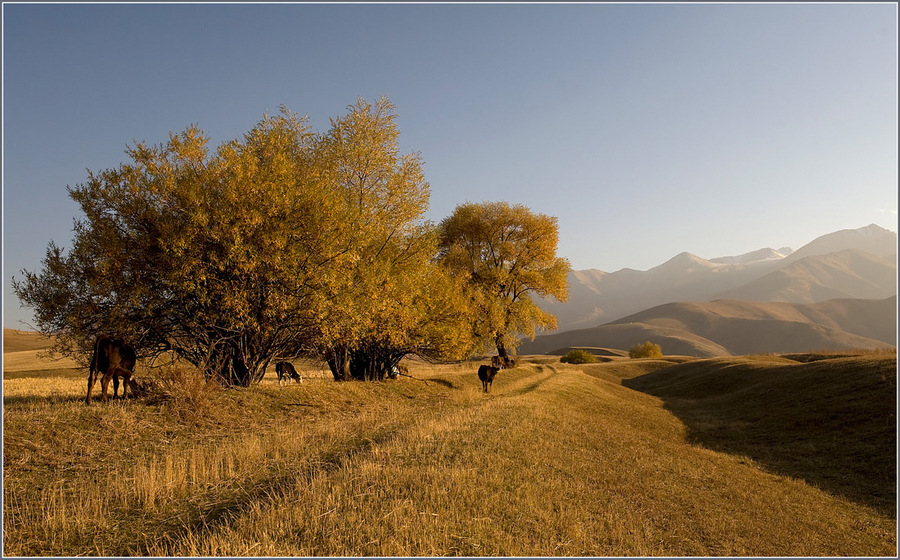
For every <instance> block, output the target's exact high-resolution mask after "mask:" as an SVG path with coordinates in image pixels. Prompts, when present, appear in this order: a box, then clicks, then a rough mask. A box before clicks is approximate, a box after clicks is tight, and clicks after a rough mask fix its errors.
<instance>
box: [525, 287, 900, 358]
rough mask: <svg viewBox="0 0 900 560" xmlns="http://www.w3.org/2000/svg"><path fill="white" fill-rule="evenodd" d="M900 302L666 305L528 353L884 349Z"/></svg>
mask: <svg viewBox="0 0 900 560" xmlns="http://www.w3.org/2000/svg"><path fill="white" fill-rule="evenodd" d="M896 317H897V298H896V297H891V298H887V299H883V300H861V299H841V300H832V301H827V302H822V303H815V304H794V303H782V302H775V303H754V302H748V301H733V300H716V301H712V302H706V303H693V302H678V303H668V304H664V305H659V306H657V307H653V308H650V309H647V310H645V311H641V312H640V313H635V314H634V315H629V316H628V317H624V318H622V319H619V320H617V321H613V322H611V323H607V324H605V325H602V326H599V327H594V328H590V329H579V330H574V331H566V332H562V333H557V334H551V335H545V336H539V337H536V338H535V339H534V341H526V342H525V343H523V344H522V347H521V349H522V351H523V352H525V353H547V352H551V351H553V350H556V349H557V348H563V347H574V346H598V347H608V348H620V349H627V348H630V347H631V346H633V345H635V344H640V343H642V342H644V341H645V340H650V341H651V342H653V343H656V344H659V345H660V346H661V347H662V349H663V351H664V352H665V353H667V354H681V355H687V356H696V357H716V356H732V355H735V356H737V355H743V354H756V353H784V352H804V351H807V350H815V349H819V348H835V349H847V348H878V347H886V346H892V345H893V344H894V343H895V342H896V333H897V329H896Z"/></svg>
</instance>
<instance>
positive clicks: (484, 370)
mask: <svg viewBox="0 0 900 560" xmlns="http://www.w3.org/2000/svg"><path fill="white" fill-rule="evenodd" d="M499 371H500V368H496V367H493V366H489V365H485V364H482V365H481V366H480V367H479V368H478V379H480V380H481V388H482V389H484V392H485V393H487V392H489V391H490V387H491V385H492V384H493V383H494V376H495V375H497V372H499Z"/></svg>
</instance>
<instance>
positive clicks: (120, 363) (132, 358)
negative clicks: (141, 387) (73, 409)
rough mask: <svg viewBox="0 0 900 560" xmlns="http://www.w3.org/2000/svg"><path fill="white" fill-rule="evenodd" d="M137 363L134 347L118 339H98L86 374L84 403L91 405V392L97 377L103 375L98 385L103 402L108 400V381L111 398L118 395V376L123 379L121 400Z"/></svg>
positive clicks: (125, 395) (126, 391)
mask: <svg viewBox="0 0 900 560" xmlns="http://www.w3.org/2000/svg"><path fill="white" fill-rule="evenodd" d="M136 363H137V355H136V354H135V352H134V347H132V346H131V345H130V344H126V343H125V341H123V340H122V339H120V338H116V339H113V338H109V337H105V336H104V337H100V338H98V339H97V342H96V343H95V344H94V354H93V356H91V366H90V370H89V373H88V388H87V397H85V399H84V400H85V403H87V404H91V391H92V390H93V389H94V383H95V382H96V381H97V377H99V376H100V374H101V373H102V374H103V377H102V378H101V380H100V385H101V387H102V388H103V402H106V401H107V399H108V396H107V389H108V387H109V380H110V379H112V380H113V398H118V395H119V376H121V377H123V383H122V398H123V399H124V398H127V396H128V384H129V383H130V381H131V376H132V375H133V374H134V366H135V364H136Z"/></svg>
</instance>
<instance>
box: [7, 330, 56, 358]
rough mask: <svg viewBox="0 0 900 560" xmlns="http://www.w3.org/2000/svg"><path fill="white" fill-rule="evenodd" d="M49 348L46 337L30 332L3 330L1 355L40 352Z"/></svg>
mask: <svg viewBox="0 0 900 560" xmlns="http://www.w3.org/2000/svg"><path fill="white" fill-rule="evenodd" d="M48 346H49V340H48V339H47V337H45V336H43V335H41V334H38V333H36V332H32V331H19V330H15V329H7V328H4V329H3V353H4V354H6V353H7V352H22V351H25V350H42V349H45V348H47V347H48Z"/></svg>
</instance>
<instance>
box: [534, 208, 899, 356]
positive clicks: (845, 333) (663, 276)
mask: <svg viewBox="0 0 900 560" xmlns="http://www.w3.org/2000/svg"><path fill="white" fill-rule="evenodd" d="M896 294H897V234H896V233H895V232H892V231H889V230H886V229H884V228H881V227H879V226H877V225H874V224H872V225H869V226H866V227H863V228H860V229H855V230H841V231H837V232H834V233H830V234H828V235H823V236H822V237H819V238H817V239H815V240H814V241H812V242H810V243H808V244H806V245H804V246H803V247H801V248H799V249H797V250H796V251H792V250H791V249H790V248H788V247H782V248H779V249H777V250H776V249H771V248H763V249H759V250H757V251H753V252H750V253H746V254H743V255H737V256H726V257H718V258H714V259H708V260H707V259H704V258H701V257H698V256H696V255H693V254H691V253H681V254H679V255H676V256H675V257H673V258H671V259H670V260H668V261H666V262H664V263H662V264H660V265H659V266H656V267H654V268H651V269H649V270H646V271H639V270H633V269H628V268H626V269H622V270H619V271H617V272H612V273H607V272H603V271H601V270H595V269H591V270H574V271H570V273H569V301H568V302H567V303H559V302H556V301H553V300H540V301H538V305H539V306H540V307H541V308H542V309H544V310H545V311H548V312H550V313H552V314H554V315H555V316H556V317H557V320H558V322H559V328H558V330H557V331H556V332H557V333H558V334H551V335H545V336H541V337H537V338H536V339H535V341H534V342H529V341H525V342H524V343H523V344H522V346H521V347H520V350H519V351H520V353H523V354H527V353H543V352H548V351H552V350H554V349H556V348H560V347H565V346H603V347H610V348H628V347H629V346H630V345H632V344H635V343H638V342H643V341H644V340H647V339H650V340H652V336H651V335H653V336H657V337H661V338H664V339H666V338H667V337H668V338H667V340H668V341H669V347H668V348H666V347H665V346H664V351H666V352H672V353H684V354H688V355H728V354H734V353H742V352H744V351H745V350H746V351H752V352H776V351H798V350H797V348H799V347H801V346H804V345H807V346H804V348H803V349H810V348H818V349H822V348H849V347H857V348H859V347H871V346H873V345H888V344H890V345H893V344H894V343H895V339H896V311H897V302H896V297H895V296H896ZM891 298H893V299H891ZM857 299H858V300H868V301H867V302H863V303H861V304H860V305H855V304H854V302H848V301H846V300H857ZM718 300H727V301H728V303H727V305H726V304H725V303H722V302H719V301H718ZM831 300H845V301H844V303H842V304H840V305H838V304H831V305H829V306H822V307H821V309H818V310H817V308H809V309H807V308H798V307H796V306H794V307H793V308H792V309H791V310H790V311H788V310H786V309H787V308H783V309H782V308H779V310H778V312H777V313H776V312H775V311H773V309H774V308H771V307H766V306H765V305H754V304H769V303H784V304H818V303H822V302H829V301H831ZM710 302H716V303H717V305H705V306H700V307H695V308H693V309H694V311H693V312H692V313H693V316H692V317H691V318H687V316H686V315H685V314H687V315H691V313H688V311H687V308H686V307H681V308H668V309H667V308H665V306H666V305H667V304H673V303H681V304H687V303H693V304H707V303H710ZM741 302H744V303H741ZM789 307H790V306H789ZM726 308H727V309H728V311H727V312H726V311H725V309H726ZM839 310H842V311H840V313H843V314H844V315H846V316H849V317H850V318H848V317H844V318H843V319H841V320H838V319H837V318H835V317H832V316H831V315H832V314H833V313H838V311H839ZM876 310H877V312H876ZM645 312H646V313H645ZM723 313H724V314H725V315H724V316H728V317H729V318H730V320H731V322H730V323H728V324H727V325H726V322H723V321H722V317H723V315H722V314H723ZM773 313H774V315H773ZM648 314H649V315H648ZM798 314H799V315H798ZM700 316H702V317H703V318H702V319H701V318H700ZM801 317H802V319H801ZM811 317H812V318H811ZM841 321H843V323H841ZM737 323H740V324H741V327H740V328H738V327H737V326H736V324H737ZM704 325H705V327H704ZM842 325H843V326H842ZM847 325H852V326H850V327H848V328H850V329H851V330H846V329H845V326H847ZM596 328H601V329H602V330H603V334H604V336H603V337H600V336H599V335H600V334H601V333H600V332H592V333H588V332H587V331H594V330H595V329H596ZM666 329H674V330H672V331H671V332H665V331H666ZM723 329H725V330H726V331H727V330H728V329H731V331H732V334H731V335H729V334H727V333H726V334H725V335H723V334H722V332H720V331H722V330H723ZM575 331H578V333H577V335H576V333H575ZM734 333H737V334H734ZM564 335H566V336H564ZM723 336H724V338H723ZM551 337H553V338H551ZM742 337H743V338H747V339H750V340H757V341H760V340H768V341H770V343H768V344H751V343H748V344H743V343H737V342H736V340H737V339H738V338H742ZM576 339H577V340H576ZM636 339H639V340H636ZM688 339H690V340H688ZM632 340H635V342H630V341H632ZM675 340H677V341H678V342H677V343H676V344H674V346H677V347H682V346H684V349H685V352H675V350H676V348H674V347H673V341H675ZM779 342H783V344H780V346H779V344H776V343H779ZM554 345H556V346H554ZM785 345H787V346H790V348H789V349H787V350H776V349H774V348H776V347H785ZM551 346H552V348H551Z"/></svg>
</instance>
